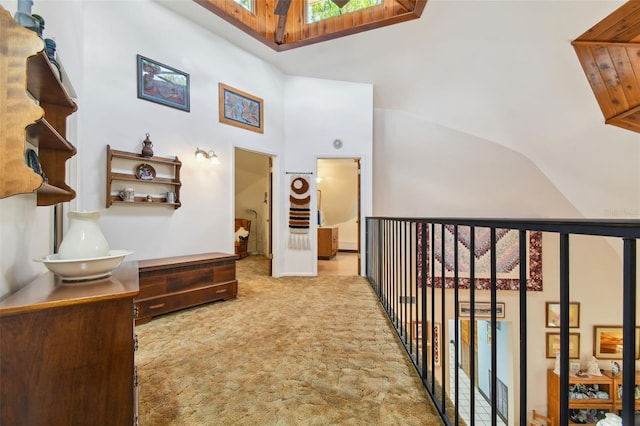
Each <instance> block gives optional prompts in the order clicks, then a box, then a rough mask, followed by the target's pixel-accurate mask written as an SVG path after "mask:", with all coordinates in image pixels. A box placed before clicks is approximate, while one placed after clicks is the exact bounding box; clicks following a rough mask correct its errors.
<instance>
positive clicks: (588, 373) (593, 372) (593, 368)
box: [553, 352, 622, 378]
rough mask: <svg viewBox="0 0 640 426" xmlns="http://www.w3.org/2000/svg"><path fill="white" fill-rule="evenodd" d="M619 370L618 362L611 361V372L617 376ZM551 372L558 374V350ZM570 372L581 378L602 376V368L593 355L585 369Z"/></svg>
mask: <svg viewBox="0 0 640 426" xmlns="http://www.w3.org/2000/svg"><path fill="white" fill-rule="evenodd" d="M621 371H622V370H621V369H620V364H619V363H618V362H617V361H611V374H612V375H613V376H614V377H615V376H618V375H619V374H620V373H621ZM553 372H554V373H556V374H560V352H556V360H555V366H554V368H553ZM572 373H573V374H575V376H576V377H582V378H589V377H593V376H595V377H597V376H602V370H601V369H600V365H599V363H598V359H597V358H596V357H595V356H592V357H591V359H590V360H589V363H588V364H587V369H586V370H582V369H579V370H577V371H574V372H572Z"/></svg>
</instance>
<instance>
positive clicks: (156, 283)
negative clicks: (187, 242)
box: [134, 253, 238, 324]
mask: <svg viewBox="0 0 640 426" xmlns="http://www.w3.org/2000/svg"><path fill="white" fill-rule="evenodd" d="M236 259H237V256H236V255H233V254H227V253H205V254H194V255H188V256H177V257H166V258H162V259H149V260H141V261H139V262H138V275H139V282H140V293H139V294H138V296H137V297H136V298H135V300H134V302H135V306H136V324H144V323H146V322H149V321H150V320H151V319H152V318H153V317H154V316H158V315H162V314H166V313H169V312H174V311H177V310H180V309H185V308H190V307H192V306H197V305H201V304H204V303H209V302H213V301H216V300H229V299H233V298H235V297H236V296H237V294H238V281H237V280H236Z"/></svg>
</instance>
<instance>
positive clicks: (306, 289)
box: [136, 256, 443, 426]
mask: <svg viewBox="0 0 640 426" xmlns="http://www.w3.org/2000/svg"><path fill="white" fill-rule="evenodd" d="M266 262H267V261H266V258H264V257H262V256H249V257H247V258H244V259H242V260H239V261H238V262H237V278H238V298H237V299H234V300H230V301H225V302H215V303H210V304H207V305H203V306H199V307H195V308H191V309H187V310H183V311H180V312H177V313H172V314H168V315H164V316H161V317H158V318H155V319H153V320H152V321H151V322H149V323H147V324H143V325H139V326H137V327H136V333H137V335H138V341H139V350H138V352H136V365H137V370H138V377H139V387H138V392H139V424H140V425H141V426H155V425H163V426H165V425H282V426H288V425H441V424H443V423H442V421H441V420H440V418H439V417H438V415H437V414H436V411H435V408H434V407H433V405H432V403H431V400H430V399H429V396H428V394H427V392H426V391H425V390H424V389H423V387H422V385H421V383H420V379H419V378H418V375H417V373H416V372H415V370H414V368H413V366H412V365H411V363H410V362H409V361H408V360H407V356H406V353H405V352H404V349H403V348H402V346H401V345H400V343H399V342H398V339H397V337H396V335H395V333H394V331H393V330H392V328H391V326H390V325H389V322H388V320H387V318H386V316H385V314H384V312H383V310H382V308H381V307H380V306H379V304H378V301H377V298H376V296H375V294H374V293H373V291H372V289H371V288H370V287H369V284H368V282H367V281H366V280H365V279H364V278H362V277H358V276H324V277H311V278H308V277H305V278H299V277H284V278H272V277H269V276H267V275H266V268H267V263H266Z"/></svg>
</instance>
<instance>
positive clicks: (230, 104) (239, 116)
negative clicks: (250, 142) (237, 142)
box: [218, 83, 264, 133]
mask: <svg viewBox="0 0 640 426" xmlns="http://www.w3.org/2000/svg"><path fill="white" fill-rule="evenodd" d="M218 114H219V116H220V122H221V123H225V124H230V125H232V126H236V127H241V128H243V129H247V130H251V131H254V132H258V133H264V126H263V118H264V108H263V101H262V99H261V98H258V97H256V96H252V95H250V94H248V93H246V92H243V91H241V90H238V89H234V88H233V87H231V86H227V85H226V84H223V83H219V84H218Z"/></svg>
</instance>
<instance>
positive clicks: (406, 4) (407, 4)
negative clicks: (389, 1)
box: [396, 0, 415, 12]
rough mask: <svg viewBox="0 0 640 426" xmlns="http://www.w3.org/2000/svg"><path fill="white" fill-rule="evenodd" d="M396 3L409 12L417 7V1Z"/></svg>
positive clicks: (406, 0) (402, 0) (410, 0)
mask: <svg viewBox="0 0 640 426" xmlns="http://www.w3.org/2000/svg"><path fill="white" fill-rule="evenodd" d="M396 3H398V4H399V5H400V6H402V7H404V8H405V10H406V11H407V12H411V11H412V10H413V8H414V7H415V0H396Z"/></svg>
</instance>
